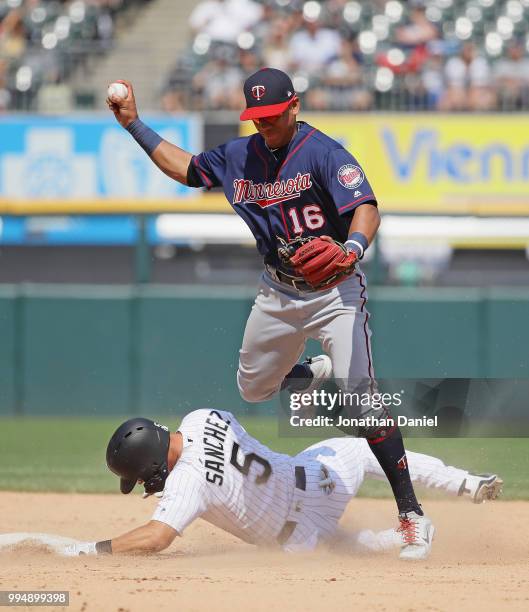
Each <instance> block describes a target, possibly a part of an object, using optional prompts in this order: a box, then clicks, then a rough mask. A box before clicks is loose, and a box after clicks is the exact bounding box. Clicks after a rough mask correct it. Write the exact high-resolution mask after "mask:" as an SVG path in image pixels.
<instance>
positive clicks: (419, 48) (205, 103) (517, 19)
mask: <svg viewBox="0 0 529 612" xmlns="http://www.w3.org/2000/svg"><path fill="white" fill-rule="evenodd" d="M148 1H149V0H0V112H1V111H2V110H7V109H22V110H41V111H46V110H48V109H54V110H55V111H57V110H59V111H60V110H61V108H64V110H69V109H70V108H72V106H73V107H75V106H76V104H77V105H78V106H79V105H80V104H82V101H80V100H78V101H77V102H72V100H71V96H72V91H71V90H70V88H69V86H68V78H69V77H70V75H71V74H72V71H73V70H75V68H76V67H77V66H78V65H79V64H83V62H89V61H93V60H94V58H96V59H97V57H99V56H101V55H102V54H105V53H107V52H109V50H111V48H112V44H113V40H114V36H115V30H116V20H117V19H118V18H119V14H120V12H124V9H128V8H130V7H134V6H136V5H141V4H144V3H146V2H148ZM174 1H175V2H178V1H179V0H174ZM189 26H190V44H189V46H188V49H187V51H186V52H185V53H184V54H183V56H181V57H180V58H178V60H177V62H176V64H175V66H174V69H173V70H172V71H171V72H170V74H169V75H167V78H166V81H165V86H164V88H163V91H162V92H161V106H162V108H163V109H164V110H166V111H169V112H177V111H185V110H190V109H191V110H239V109H240V108H242V106H243V105H244V101H243V99H242V91H241V84H242V82H243V81H244V79H245V78H246V76H248V75H249V74H251V73H252V72H254V71H255V70H256V69H257V68H259V67H262V66H272V67H277V68H280V69H282V70H285V71H287V72H289V73H290V74H291V76H292V77H293V81H294V87H295V89H296V91H297V92H298V94H299V95H300V97H302V99H303V104H304V106H305V107H306V108H309V109H312V110H329V111H346V110H357V111H362V110H371V109H380V110H445V111H489V110H497V109H499V110H506V111H515V110H527V109H528V108H529V53H528V50H529V0H420V1H417V0H408V1H405V0H370V1H369V2H365V1H355V0H353V1H351V0H321V1H319V2H317V1H315V0H202V1H200V2H197V3H196V6H195V8H194V10H193V11H192V14H191V16H190V19H189Z"/></svg>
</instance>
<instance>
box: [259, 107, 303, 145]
mask: <svg viewBox="0 0 529 612" xmlns="http://www.w3.org/2000/svg"><path fill="white" fill-rule="evenodd" d="M298 111H299V101H298V100H294V102H293V103H292V104H291V105H290V106H289V107H288V108H287V109H286V111H285V112H283V113H281V114H280V115H274V116H273V117H263V118H262V119H254V122H253V124H254V125H255V128H256V130H257V131H258V132H259V134H261V136H262V137H263V138H264V140H265V142H266V144H267V146H268V147H270V148H271V149H278V148H279V147H282V146H284V145H286V144H288V143H289V142H290V141H291V140H292V137H293V136H294V133H295V131H296V116H297V114H298Z"/></svg>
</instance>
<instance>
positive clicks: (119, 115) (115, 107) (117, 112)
mask: <svg viewBox="0 0 529 612" xmlns="http://www.w3.org/2000/svg"><path fill="white" fill-rule="evenodd" d="M114 82H115V83H123V85H125V87H126V88H127V90H128V94H127V97H126V98H118V97H117V96H111V97H109V98H107V100H106V101H107V105H108V108H109V109H110V110H111V111H112V112H113V113H114V117H115V118H116V120H117V122H118V123H119V124H120V125H121V126H122V127H124V128H127V127H128V126H129V125H130V124H131V123H132V122H133V121H135V120H136V119H137V118H138V110H137V109H136V100H135V98H134V91H133V90H132V85H131V83H130V82H129V81H121V80H118V81H114Z"/></svg>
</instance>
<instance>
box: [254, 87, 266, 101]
mask: <svg viewBox="0 0 529 612" xmlns="http://www.w3.org/2000/svg"><path fill="white" fill-rule="evenodd" d="M265 92H266V88H265V86H264V85H254V86H253V87H252V96H253V97H254V98H255V99H256V100H260V99H261V98H262V97H263V96H264V95H265Z"/></svg>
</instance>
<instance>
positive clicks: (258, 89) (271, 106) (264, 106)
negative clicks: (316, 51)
mask: <svg viewBox="0 0 529 612" xmlns="http://www.w3.org/2000/svg"><path fill="white" fill-rule="evenodd" d="M244 96H245V98H246V110H244V111H243V112H242V113H241V121H247V120H248V119H261V118H262V117H273V116H274V115H280V114H281V113H283V112H284V111H285V110H286V109H287V108H288V106H289V105H290V104H291V103H292V101H293V100H295V99H296V92H295V91H294V86H293V85H292V81H291V80H290V77H289V76H288V75H287V74H285V73H284V72H282V71H281V70H277V69H276V68H262V69H261V70H258V71H257V72H255V73H254V74H252V75H251V76H249V77H248V78H247V79H246V81H245V82H244Z"/></svg>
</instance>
